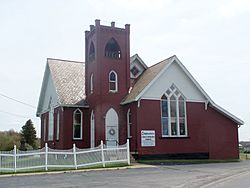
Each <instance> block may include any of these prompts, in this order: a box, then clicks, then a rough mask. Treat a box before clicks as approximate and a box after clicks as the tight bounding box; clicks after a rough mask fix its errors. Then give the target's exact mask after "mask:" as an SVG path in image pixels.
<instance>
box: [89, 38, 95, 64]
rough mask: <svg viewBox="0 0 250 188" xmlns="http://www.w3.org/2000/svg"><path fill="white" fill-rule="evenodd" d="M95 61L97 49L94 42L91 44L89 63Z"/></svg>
mask: <svg viewBox="0 0 250 188" xmlns="http://www.w3.org/2000/svg"><path fill="white" fill-rule="evenodd" d="M94 59H95V47H94V44H93V42H91V44H90V48H89V59H88V60H89V61H93V60H94Z"/></svg>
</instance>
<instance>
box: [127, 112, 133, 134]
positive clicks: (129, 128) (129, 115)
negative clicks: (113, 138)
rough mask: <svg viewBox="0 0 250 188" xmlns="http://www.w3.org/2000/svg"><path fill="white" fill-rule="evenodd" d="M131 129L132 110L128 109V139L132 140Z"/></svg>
mask: <svg viewBox="0 0 250 188" xmlns="http://www.w3.org/2000/svg"><path fill="white" fill-rule="evenodd" d="M131 128H132V119H131V110H130V109H128V112H127V130H128V138H131V137H132V134H131Z"/></svg>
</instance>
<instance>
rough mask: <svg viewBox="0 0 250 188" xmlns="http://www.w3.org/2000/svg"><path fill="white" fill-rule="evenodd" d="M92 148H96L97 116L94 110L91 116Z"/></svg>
mask: <svg viewBox="0 0 250 188" xmlns="http://www.w3.org/2000/svg"><path fill="white" fill-rule="evenodd" d="M90 147H91V148H93V147H95V115H94V111H93V110H92V112H91V116H90Z"/></svg>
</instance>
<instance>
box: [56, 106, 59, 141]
mask: <svg viewBox="0 0 250 188" xmlns="http://www.w3.org/2000/svg"><path fill="white" fill-rule="evenodd" d="M59 131H60V111H59V110H58V111H57V118H56V141H58V140H59V138H60V132H59Z"/></svg>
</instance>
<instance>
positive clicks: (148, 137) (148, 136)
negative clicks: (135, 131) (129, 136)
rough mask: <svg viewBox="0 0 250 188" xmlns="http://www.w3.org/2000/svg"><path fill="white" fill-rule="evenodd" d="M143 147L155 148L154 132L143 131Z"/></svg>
mask: <svg viewBox="0 0 250 188" xmlns="http://www.w3.org/2000/svg"><path fill="white" fill-rule="evenodd" d="M141 146H142V147H145V146H155V131H154V130H141Z"/></svg>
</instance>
